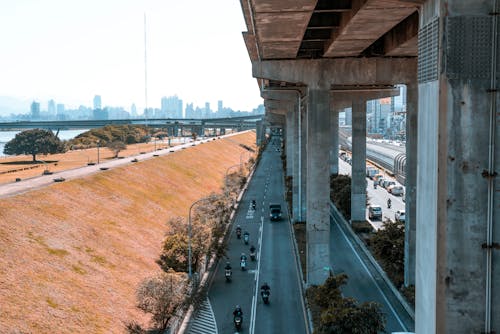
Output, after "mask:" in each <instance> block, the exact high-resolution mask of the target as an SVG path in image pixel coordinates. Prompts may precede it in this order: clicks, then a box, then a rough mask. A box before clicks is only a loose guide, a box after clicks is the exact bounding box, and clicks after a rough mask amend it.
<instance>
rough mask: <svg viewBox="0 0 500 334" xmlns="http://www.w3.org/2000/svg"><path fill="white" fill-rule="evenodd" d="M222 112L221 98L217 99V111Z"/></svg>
mask: <svg viewBox="0 0 500 334" xmlns="http://www.w3.org/2000/svg"><path fill="white" fill-rule="evenodd" d="M221 112H222V100H219V101H217V113H221Z"/></svg>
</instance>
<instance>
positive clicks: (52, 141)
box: [3, 129, 66, 162]
mask: <svg viewBox="0 0 500 334" xmlns="http://www.w3.org/2000/svg"><path fill="white" fill-rule="evenodd" d="M65 150H66V148H65V146H64V144H63V142H61V140H60V139H59V138H58V137H57V136H56V135H54V133H53V132H52V131H50V130H43V129H31V130H26V131H22V132H20V133H18V134H17V135H16V136H15V137H14V139H12V140H11V141H9V142H7V143H6V144H5V147H4V150H3V153H5V154H9V155H19V154H27V155H31V156H32V157H33V162H36V155H37V154H54V153H61V152H65Z"/></svg>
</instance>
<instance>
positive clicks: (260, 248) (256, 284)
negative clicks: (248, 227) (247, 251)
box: [249, 217, 264, 334]
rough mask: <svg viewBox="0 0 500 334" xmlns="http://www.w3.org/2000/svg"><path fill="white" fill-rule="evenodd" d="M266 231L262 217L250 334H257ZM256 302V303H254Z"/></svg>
mask: <svg viewBox="0 0 500 334" xmlns="http://www.w3.org/2000/svg"><path fill="white" fill-rule="evenodd" d="M263 231H264V217H260V227H259V239H258V247H259V252H258V253H257V255H258V256H257V269H256V273H255V277H254V279H255V292H254V295H253V296H252V311H251V315H250V330H249V332H250V334H254V333H255V320H256V318H257V300H258V298H259V276H260V259H261V258H262V256H261V255H262V235H263ZM254 300H255V303H254V302H253V301H254Z"/></svg>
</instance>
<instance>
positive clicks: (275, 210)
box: [269, 204, 281, 220]
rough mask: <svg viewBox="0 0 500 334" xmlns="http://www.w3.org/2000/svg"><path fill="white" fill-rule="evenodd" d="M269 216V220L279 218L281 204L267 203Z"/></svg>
mask: <svg viewBox="0 0 500 334" xmlns="http://www.w3.org/2000/svg"><path fill="white" fill-rule="evenodd" d="M269 218H271V220H281V204H270V205H269Z"/></svg>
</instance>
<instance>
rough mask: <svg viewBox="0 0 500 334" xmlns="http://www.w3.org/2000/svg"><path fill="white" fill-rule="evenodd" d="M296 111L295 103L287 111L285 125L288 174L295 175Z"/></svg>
mask: <svg viewBox="0 0 500 334" xmlns="http://www.w3.org/2000/svg"><path fill="white" fill-rule="evenodd" d="M294 116H295V113H294V112H293V105H292V106H290V110H288V111H287V113H286V116H285V117H286V126H285V134H286V137H285V138H286V140H285V150H286V176H293V172H292V169H293V157H294V155H293V150H294V149H295V145H294V142H295V140H296V137H295V136H294V133H295V127H296V125H295V117H294Z"/></svg>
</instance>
